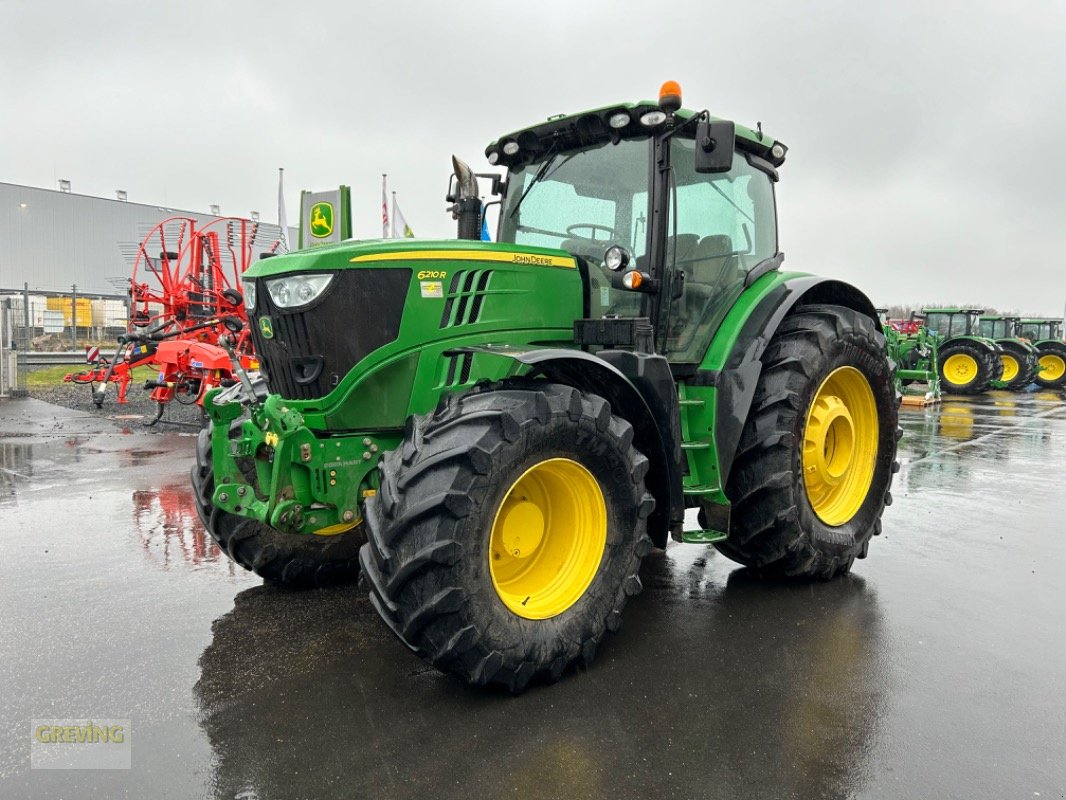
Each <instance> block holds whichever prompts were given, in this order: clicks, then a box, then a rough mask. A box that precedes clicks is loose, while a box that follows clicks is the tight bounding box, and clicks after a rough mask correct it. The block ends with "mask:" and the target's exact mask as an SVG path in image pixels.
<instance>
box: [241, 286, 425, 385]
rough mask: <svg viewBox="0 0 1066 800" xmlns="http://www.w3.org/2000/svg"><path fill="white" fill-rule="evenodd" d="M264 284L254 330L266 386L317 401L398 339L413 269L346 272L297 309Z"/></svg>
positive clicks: (260, 288) (258, 296) (254, 339)
mask: <svg viewBox="0 0 1066 800" xmlns="http://www.w3.org/2000/svg"><path fill="white" fill-rule="evenodd" d="M262 283H263V281H262V280H260V281H259V284H260V286H259V290H258V291H257V292H256V307H255V314H254V317H255V319H254V320H253V321H252V322H251V326H252V331H251V332H252V338H253V341H254V342H255V352H256V355H257V356H258V358H259V364H260V368H261V370H262V373H263V377H264V379H265V380H266V382H267V387H268V388H269V389H270V391H271V392H273V393H276V394H280V395H281V396H282V397H284V398H286V399H289V400H315V399H317V398H320V397H325V396H326V395H327V394H329V393H330V392H331V391H332V390H333V388H334V387H336V386H337V384H338V383H340V380H341V378H343V377H344V376H345V375H346V374H347V373H348V371H349V370H351V368H352V367H353V366H355V365H356V364H357V363H358V362H359V361H361V360H362V359H363V358H365V357H366V356H367V355H368V354H369V353H371V352H373V351H374V350H377V349H378V348H379V347H383V346H384V345H386V344H388V343H389V342H392V341H395V340H396V337H397V336H398V335H399V332H400V320H401V318H402V317H403V308H404V302H405V300H406V299H407V289H408V286H409V285H410V283H411V270H409V269H347V270H342V271H340V272H337V273H335V275H334V278H333V281H332V282H331V283H330V285H329V287H328V288H327V289H326V291H325V292H323V293H322V296H321V297H319V298H317V299H316V300H314V301H313V302H312V303H311V304H310V305H309V306H306V307H304V308H299V309H296V310H294V311H286V310H283V309H279V308H277V307H276V306H275V305H274V304H273V302H272V301H271V299H270V293H269V292H268V291H266V287H265V286H263V285H262ZM263 316H266V317H269V318H270V327H271V329H272V331H273V336H272V337H271V338H269V339H268V338H265V337H264V336H263V331H262V328H261V327H260V318H261V317H263Z"/></svg>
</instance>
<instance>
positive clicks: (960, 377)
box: [944, 353, 980, 386]
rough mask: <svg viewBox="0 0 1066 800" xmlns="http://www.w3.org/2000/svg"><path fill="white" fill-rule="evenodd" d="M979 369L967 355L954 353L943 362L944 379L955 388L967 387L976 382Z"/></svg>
mask: <svg viewBox="0 0 1066 800" xmlns="http://www.w3.org/2000/svg"><path fill="white" fill-rule="evenodd" d="M979 371H980V368H979V367H978V365H977V359H976V358H974V357H973V356H971V355H970V354H969V353H955V354H954V355H951V356H948V358H947V359H946V360H945V361H944V377H945V378H947V379H948V380H949V381H950V382H951V383H953V384H954V385H955V386H968V385H969V384H971V383H973V382H974V381H975V380H977V375H978V372H979Z"/></svg>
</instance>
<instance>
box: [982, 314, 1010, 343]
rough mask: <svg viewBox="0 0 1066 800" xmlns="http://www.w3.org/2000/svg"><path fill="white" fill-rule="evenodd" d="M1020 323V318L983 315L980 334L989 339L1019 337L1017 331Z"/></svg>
mask: <svg viewBox="0 0 1066 800" xmlns="http://www.w3.org/2000/svg"><path fill="white" fill-rule="evenodd" d="M1020 321H1021V318H1020V317H1003V316H985V315H982V316H981V319H980V323H979V325H978V333H979V334H980V335H981V336H984V337H985V338H987V339H1009V338H1012V337H1015V336H1017V335H1018V333H1017V329H1018V323H1019V322H1020Z"/></svg>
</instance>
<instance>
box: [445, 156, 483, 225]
mask: <svg viewBox="0 0 1066 800" xmlns="http://www.w3.org/2000/svg"><path fill="white" fill-rule="evenodd" d="M452 169H453V170H454V171H455V193H454V194H452V195H449V197H448V200H450V201H453V203H454V205H452V209H451V210H452V218H453V219H456V220H458V221H459V233H458V236H459V238H460V239H473V240H475V241H478V240H480V239H481V198H480V197H478V187H477V176H476V175H474V170H472V169H470V165H469V164H467V163H466V162H465V161H462V160H460V159H458V158H456V157H455V156H452Z"/></svg>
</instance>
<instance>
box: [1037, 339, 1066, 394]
mask: <svg viewBox="0 0 1066 800" xmlns="http://www.w3.org/2000/svg"><path fill="white" fill-rule="evenodd" d="M1037 348H1038V350H1039V352H1040V355H1039V358H1038V363H1039V365H1040V373H1039V374H1038V375H1037V376H1036V378H1035V380H1036V382H1037V383H1038V384H1040V385H1041V386H1043V387H1044V388H1045V389H1062V388H1064V387H1066V344H1062V343H1060V342H1043V343H1041V344H1039V345H1037Z"/></svg>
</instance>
